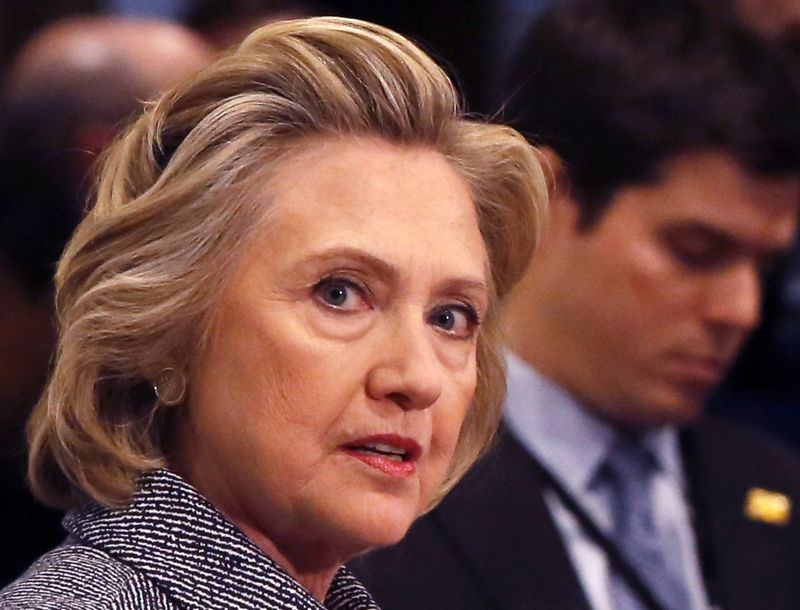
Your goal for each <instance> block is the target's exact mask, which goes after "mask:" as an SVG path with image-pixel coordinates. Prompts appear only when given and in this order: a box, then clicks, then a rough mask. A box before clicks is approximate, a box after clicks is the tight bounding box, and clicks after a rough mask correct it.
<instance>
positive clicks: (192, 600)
mask: <svg viewBox="0 0 800 610" xmlns="http://www.w3.org/2000/svg"><path fill="white" fill-rule="evenodd" d="M64 526H65V527H66V528H67V530H68V531H69V532H70V533H71V534H72V535H73V536H74V537H76V538H77V539H78V540H80V541H81V542H84V543H86V544H89V545H90V546H93V547H95V548H99V549H101V550H103V551H105V552H106V553H108V554H109V555H111V556H112V557H114V558H115V559H117V560H119V561H121V562H123V563H125V564H128V565H130V566H132V567H133V568H135V569H137V570H139V571H140V572H142V573H143V574H144V575H145V576H146V577H148V578H149V579H150V580H152V581H153V582H155V583H156V584H157V585H158V586H159V587H160V588H161V589H163V590H165V591H166V592H167V593H168V594H169V595H170V596H171V597H173V598H174V599H175V600H177V601H178V602H179V603H180V604H181V606H182V607H186V608H192V609H197V610H200V609H205V608H216V607H226V608H237V609H238V608H240V609H242V610H249V609H252V610H256V609H259V610H284V609H289V608H291V609H295V610H321V609H322V608H327V609H329V610H344V609H347V610H378V607H377V606H376V605H375V604H374V602H373V601H372V599H371V597H370V595H369V593H367V591H366V589H364V587H363V586H362V585H361V584H360V583H359V582H358V581H357V580H356V578H355V577H354V576H353V575H352V574H350V573H349V572H348V571H347V570H346V569H345V568H341V569H340V570H339V572H338V573H337V575H336V576H335V578H334V580H333V583H332V584H331V587H330V590H329V591H328V595H327V597H326V600H325V606H322V605H321V604H320V603H319V602H317V600H316V599H314V597H313V596H312V595H311V594H310V593H309V592H308V590H307V589H305V588H304V587H303V586H302V585H301V584H300V583H298V582H297V581H296V580H294V579H293V578H292V577H291V576H289V575H288V574H287V573H286V572H284V571H283V570H282V569H281V568H280V567H279V566H278V565H277V564H276V563H275V562H274V561H273V560H272V559H270V558H269V557H267V556H266V555H264V554H263V553H262V552H261V550H260V549H259V548H258V547H256V546H255V544H253V543H252V542H251V541H250V540H249V539H248V538H247V537H246V536H245V535H244V534H243V533H242V532H241V531H240V530H239V529H238V528H236V526H234V525H233V524H232V523H231V522H230V521H228V520H227V519H226V518H225V517H224V516H223V515H222V514H221V513H220V512H219V511H218V510H217V509H216V508H214V507H213V506H212V505H211V504H210V503H209V502H208V501H207V500H206V499H205V498H204V497H203V496H201V495H200V493H199V492H198V491H197V490H195V489H194V488H193V487H192V486H191V485H189V484H188V483H187V482H186V481H184V480H183V479H182V478H181V477H179V476H178V475H176V474H175V473H173V472H170V471H169V470H166V469H160V470H154V471H150V472H147V473H144V474H143V475H141V477H140V478H139V481H138V491H137V492H136V494H135V495H134V497H133V501H132V502H131V504H130V505H129V506H128V507H126V508H124V509H122V510H109V509H107V508H105V507H103V506H100V505H99V504H96V503H93V502H92V503H88V504H86V505H84V506H82V507H81V508H79V509H76V510H73V511H70V512H69V513H68V514H67V516H66V517H65V519H64ZM223 600H224V603H222V602H223Z"/></svg>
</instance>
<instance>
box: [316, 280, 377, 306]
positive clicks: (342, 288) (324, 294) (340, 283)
mask: <svg viewBox="0 0 800 610" xmlns="http://www.w3.org/2000/svg"><path fill="white" fill-rule="evenodd" d="M314 296H315V297H316V298H317V299H318V300H319V301H321V302H322V303H323V304H324V305H326V306H328V307H331V308H333V309H340V310H344V311H354V310H357V309H363V308H364V307H365V306H366V303H365V301H364V298H363V296H362V291H361V289H360V288H359V287H358V286H356V285H355V284H354V283H353V282H351V281H349V280H341V279H325V280H322V281H321V282H319V283H318V284H317V285H316V286H314Z"/></svg>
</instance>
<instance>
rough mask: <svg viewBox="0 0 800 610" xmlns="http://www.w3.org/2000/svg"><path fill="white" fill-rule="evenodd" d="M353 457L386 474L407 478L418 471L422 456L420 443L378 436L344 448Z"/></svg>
mask: <svg viewBox="0 0 800 610" xmlns="http://www.w3.org/2000/svg"><path fill="white" fill-rule="evenodd" d="M342 450H343V451H344V452H345V453H347V454H348V455H350V456H351V457H354V458H356V459H357V460H360V461H361V462H363V463H364V464H366V465H367V466H370V467H372V468H374V469H376V470H379V471H380V472H383V473H384V474H388V475H390V476H393V477H406V476H409V475H411V474H414V472H416V470H417V460H418V459H419V457H420V455H422V447H420V445H419V443H417V442H416V441H414V440H412V439H410V438H404V437H402V436H398V435H396V434H376V435H374V436H368V437H365V438H360V439H358V440H356V441H353V442H352V443H347V445H345V446H343V447H342Z"/></svg>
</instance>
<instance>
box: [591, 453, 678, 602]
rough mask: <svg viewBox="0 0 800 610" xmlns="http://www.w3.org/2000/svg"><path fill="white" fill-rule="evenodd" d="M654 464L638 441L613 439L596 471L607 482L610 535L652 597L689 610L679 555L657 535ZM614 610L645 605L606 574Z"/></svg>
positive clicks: (622, 582)
mask: <svg viewBox="0 0 800 610" xmlns="http://www.w3.org/2000/svg"><path fill="white" fill-rule="evenodd" d="M657 470H658V463H657V461H656V459H655V457H654V456H653V454H652V453H651V452H650V451H649V450H648V449H647V448H646V447H645V446H644V445H643V444H642V442H641V441H640V440H638V439H637V440H632V439H628V438H618V439H617V441H616V442H615V443H614V445H613V446H612V448H611V451H610V452H609V454H608V456H607V458H606V461H605V462H604V464H603V467H602V469H601V471H600V472H599V473H598V474H599V475H600V477H601V479H600V481H604V482H605V484H606V485H607V491H608V498H609V499H610V506H611V515H612V520H613V529H612V532H611V538H612V540H613V541H614V543H615V544H616V545H617V548H618V549H619V551H620V552H621V554H622V556H623V557H624V558H625V560H626V561H627V562H628V563H629V564H630V566H631V567H632V568H633V569H634V570H635V571H636V573H637V574H638V575H639V576H640V577H641V579H642V581H643V582H644V583H645V584H646V585H647V587H648V588H649V589H650V591H651V592H652V594H653V595H654V596H655V598H656V599H657V600H658V601H659V602H660V603H661V605H662V606H663V607H664V608H665V609H668V610H690V608H691V606H690V601H689V600H690V598H689V592H688V589H687V585H686V579H685V577H684V575H683V571H682V569H681V559H680V557H672V556H669V553H668V552H667V549H668V548H672V549H674V548H675V547H674V545H666V544H664V541H663V540H661V539H660V537H659V531H658V528H657V526H656V522H655V515H654V510H653V494H652V487H653V485H652V484H653V477H654V475H655V474H656V472H657ZM611 599H612V602H613V607H614V610H643V609H645V608H646V606H645V605H644V604H643V603H642V602H641V601H640V600H639V598H638V597H637V596H636V594H635V593H633V592H632V591H631V589H630V587H629V586H628V584H627V583H626V582H625V580H624V579H623V578H622V577H620V575H619V574H616V573H613V574H612V576H611Z"/></svg>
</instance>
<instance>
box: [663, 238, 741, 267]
mask: <svg viewBox="0 0 800 610" xmlns="http://www.w3.org/2000/svg"><path fill="white" fill-rule="evenodd" d="M667 247H668V248H669V250H670V252H671V253H672V256H674V257H675V259H676V260H677V261H678V262H679V263H680V264H681V265H683V266H684V267H686V268H687V269H689V270H690V271H714V270H716V269H719V268H721V267H724V266H725V265H726V264H727V263H729V262H730V259H731V255H732V252H731V246H730V244H729V243H728V242H727V241H726V240H724V239H711V238H708V237H707V236H682V237H679V238H672V239H668V240H667Z"/></svg>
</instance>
